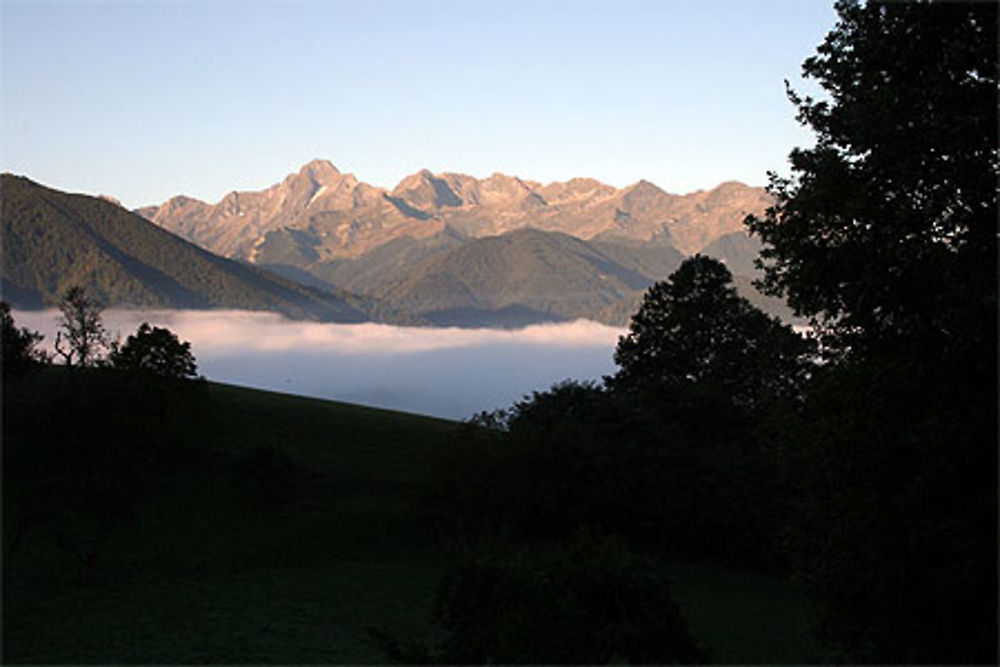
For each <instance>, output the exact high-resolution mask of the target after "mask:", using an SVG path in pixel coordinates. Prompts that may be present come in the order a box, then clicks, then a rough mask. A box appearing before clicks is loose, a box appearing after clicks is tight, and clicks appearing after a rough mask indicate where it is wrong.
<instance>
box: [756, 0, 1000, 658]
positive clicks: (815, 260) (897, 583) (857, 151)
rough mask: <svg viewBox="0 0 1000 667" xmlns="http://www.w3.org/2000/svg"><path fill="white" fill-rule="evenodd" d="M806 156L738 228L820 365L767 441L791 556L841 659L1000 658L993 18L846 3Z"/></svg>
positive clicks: (822, 54) (816, 67)
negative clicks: (803, 326) (795, 492)
mask: <svg viewBox="0 0 1000 667" xmlns="http://www.w3.org/2000/svg"><path fill="white" fill-rule="evenodd" d="M837 9H838V12H839V14H840V21H839V23H838V25H837V26H836V27H835V28H834V30H833V31H832V32H831V33H830V34H829V36H828V37H827V39H826V41H825V42H824V43H823V44H822V45H821V46H820V47H819V49H818V53H817V55H816V56H814V57H812V58H810V59H808V60H807V61H806V62H805V64H804V66H803V71H804V73H805V74H806V76H808V77H811V78H813V79H815V80H816V81H817V82H819V83H820V85H822V86H823V88H824V89H825V90H826V91H827V93H828V94H829V99H825V100H814V99H811V98H809V97H804V98H802V97H799V96H797V95H795V94H794V93H792V94H791V98H792V101H793V102H794V103H795V104H796V105H797V106H798V109H799V119H800V121H801V122H803V123H804V124H806V125H808V126H810V127H811V128H812V129H813V130H814V131H815V133H816V145H815V147H813V148H809V149H797V150H796V151H794V152H793V153H792V155H791V161H792V167H793V170H794V177H793V178H790V179H784V178H778V177H772V182H771V192H772V194H773V195H774V196H775V198H776V204H775V206H774V207H773V208H772V209H770V210H769V211H768V213H767V215H766V216H765V217H764V218H763V219H749V220H748V224H749V226H750V228H751V230H752V231H753V232H755V233H756V234H759V235H760V237H761V238H762V239H763V241H764V242H765V243H766V244H768V245H769V247H768V249H767V250H765V253H764V256H765V257H766V259H767V263H766V266H765V270H766V278H765V281H764V284H765V286H766V287H767V288H768V289H769V290H770V291H771V292H773V293H776V294H778V293H784V294H787V295H788V297H789V300H790V303H791V305H792V306H793V307H795V308H796V310H797V311H798V312H800V313H802V314H805V315H808V316H810V317H812V318H813V319H814V321H815V323H816V326H817V330H818V332H819V333H820V335H821V341H822V343H823V345H824V350H825V352H826V353H827V355H828V359H829V363H828V364H827V366H826V367H824V369H823V371H822V373H820V374H819V376H818V377H817V379H816V380H815V382H813V384H812V387H811V389H810V392H809V398H808V400H807V402H806V405H805V406H804V410H803V412H802V413H801V414H798V415H790V416H791V417H792V418H791V419H790V420H789V422H788V423H787V424H786V425H785V427H784V428H779V429H778V441H779V442H780V443H781V445H782V447H783V448H784V449H783V456H782V460H784V461H785V462H786V463H787V464H788V471H789V479H791V480H794V481H796V482H797V483H798V484H799V488H800V491H801V495H800V499H801V501H802V502H801V506H800V514H799V515H798V517H797V520H796V521H795V522H794V523H793V524H792V527H791V531H790V545H791V546H792V550H791V555H792V557H793V558H794V561H795V564H796V565H797V568H798V571H799V572H800V574H801V576H802V577H803V579H804V580H805V581H807V582H808V583H809V584H810V587H811V589H812V592H813V594H814V599H815V601H816V604H817V610H818V612H819V614H820V627H819V629H820V632H821V633H822V634H823V635H824V636H825V637H826V638H827V639H829V640H830V641H831V642H833V643H834V644H835V645H839V646H840V647H841V648H842V649H843V650H844V652H845V656H844V657H845V658H846V659H848V660H851V661H866V662H934V663H954V662H979V663H995V662H996V660H997V605H996V602H997V597H996V591H997V569H996V562H997V561H996V559H997V543H996V538H997V506H996V492H997V451H996V447H997V430H996V423H997V422H996V420H997V388H996V371H997V348H996V345H997V329H996V324H997V310H996V309H997V246H996V231H997V230H996V222H997V178H998V174H1000V168H998V166H1000V159H998V144H997V127H998V125H997V82H998V75H997V73H998V65H997V58H996V45H997V6H996V5H995V4H993V3H945V2H942V3H927V2H920V3H868V4H866V5H864V6H862V5H860V4H858V3H856V2H840V3H838V5H837Z"/></svg>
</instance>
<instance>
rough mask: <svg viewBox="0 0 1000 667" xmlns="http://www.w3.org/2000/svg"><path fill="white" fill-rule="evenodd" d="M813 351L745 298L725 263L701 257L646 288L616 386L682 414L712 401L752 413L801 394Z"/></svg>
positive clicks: (622, 343) (619, 359)
mask: <svg viewBox="0 0 1000 667" xmlns="http://www.w3.org/2000/svg"><path fill="white" fill-rule="evenodd" d="M812 352H813V346H812V344H811V343H810V341H808V340H806V339H805V338H803V337H802V336H799V335H797V334H796V333H795V332H794V331H793V330H792V329H791V327H789V326H787V325H785V324H783V323H781V321H779V320H778V319H776V318H773V317H769V316H768V315H766V314H765V313H764V312H762V311H760V310H759V309H757V308H755V307H754V306H753V305H751V304H750V302H749V301H747V300H746V299H744V298H743V297H741V296H739V295H738V294H737V293H736V289H735V287H733V284H732V275H731V274H730V273H729V270H728V269H727V268H726V267H725V265H724V264H722V263H721V262H719V261H718V260H716V259H712V258H711V257H705V256H702V255H695V256H694V257H692V258H689V259H687V260H685V261H684V263H682V264H681V266H680V267H679V268H678V269H677V270H676V271H675V272H674V273H673V274H671V275H670V277H669V278H667V280H666V281H663V282H659V283H657V284H655V285H653V286H652V287H651V288H649V290H648V291H647V292H646V295H645V297H644V298H643V301H642V305H641V306H640V308H639V312H637V313H636V314H635V315H634V316H633V317H632V322H631V324H630V325H629V332H628V334H627V335H626V336H624V337H622V338H621V339H619V341H618V347H617V348H616V350H615V362H616V363H617V364H618V365H619V367H620V368H619V370H618V372H617V373H616V374H615V375H614V376H613V377H611V378H609V384H610V386H611V387H612V388H613V389H614V390H616V391H626V392H636V393H639V394H643V395H645V396H647V397H652V398H653V399H654V400H656V401H657V402H660V403H662V404H664V405H670V406H672V407H671V409H672V410H675V411H676V410H677V409H680V410H684V409H690V408H692V407H695V406H696V405H698V404H704V403H706V402H707V403H708V406H707V407H708V408H709V409H710V410H711V409H714V410H717V411H718V410H723V409H725V407H727V406H729V407H735V408H737V409H739V410H740V411H742V412H744V413H749V412H752V411H753V410H755V409H756V408H757V407H759V406H761V405H767V404H769V403H771V402H774V401H776V400H780V399H784V398H789V397H794V396H796V395H797V394H798V393H800V392H801V388H802V386H803V383H804V381H805V378H806V377H807V374H808V370H809V363H808V362H809V358H810V355H811V353H812ZM722 417H724V415H715V416H714V417H713V418H722Z"/></svg>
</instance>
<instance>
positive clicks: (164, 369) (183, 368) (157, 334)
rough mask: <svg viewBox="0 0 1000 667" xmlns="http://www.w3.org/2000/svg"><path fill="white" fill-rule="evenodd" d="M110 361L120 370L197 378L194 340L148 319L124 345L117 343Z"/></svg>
mask: <svg viewBox="0 0 1000 667" xmlns="http://www.w3.org/2000/svg"><path fill="white" fill-rule="evenodd" d="M110 361H111V365H112V366H114V367H115V368H117V369H119V370H125V371H132V372H140V373H151V374H153V375H157V376H160V377H166V378H175V379H183V378H193V377H196V376H197V374H198V366H197V364H196V363H195V359H194V355H193V354H191V343H188V342H183V343H182V342H181V341H180V340H179V339H178V338H177V335H176V334H175V333H173V332H172V331H170V330H169V329H165V328H160V327H151V326H150V325H149V324H148V323H147V322H143V323H142V324H141V325H139V329H138V330H137V331H136V332H135V333H134V334H132V335H130V336H129V337H128V338H127V339H126V340H125V343H124V344H123V345H121V346H120V347H119V346H115V348H114V349H113V350H112V351H111V355H110Z"/></svg>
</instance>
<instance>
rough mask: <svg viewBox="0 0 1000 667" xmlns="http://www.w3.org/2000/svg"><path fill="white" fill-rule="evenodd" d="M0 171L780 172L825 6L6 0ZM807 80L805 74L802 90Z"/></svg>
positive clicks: (92, 184)
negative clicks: (321, 166)
mask: <svg viewBox="0 0 1000 667" xmlns="http://www.w3.org/2000/svg"><path fill="white" fill-rule="evenodd" d="M0 3H2V4H0V7H2V10H0V56H2V62H0V75H2V80H0V83H2V88H0V93H2V101H0V140H2V143H0V169H2V170H3V171H12V172H15V173H19V174H24V175H27V176H29V177H31V178H33V179H35V180H37V181H40V182H42V183H45V184H47V185H51V186H53V187H57V188H60V189H65V190H70V191H76V192H88V193H93V194H97V193H106V194H109V195H113V196H115V197H118V198H119V199H121V200H122V202H123V203H124V204H125V205H127V206H130V207H135V206H140V205H144V204H151V203H158V202H161V201H163V200H165V199H167V198H168V197H170V196H172V195H175V194H187V195H191V196H195V197H198V198H201V199H205V200H207V201H212V202H214V201H217V200H218V199H219V198H221V197H222V196H223V195H224V194H225V193H226V192H228V191H229V190H233V189H258V188H263V187H265V186H267V185H270V184H271V183H274V182H277V181H278V180H280V179H281V178H282V177H283V176H284V175H285V174H287V173H289V172H290V171H293V170H295V169H297V167H298V166H299V165H300V164H302V163H303V162H305V161H307V160H309V159H311V158H314V157H322V158H327V159H329V160H331V161H332V162H333V163H334V164H335V165H336V166H337V167H338V168H340V169H341V170H342V171H349V172H353V173H354V174H355V175H356V176H357V177H358V178H360V179H361V180H365V181H368V182H370V183H373V184H375V185H381V186H387V187H391V186H392V185H394V184H395V183H396V182H397V181H398V180H399V179H401V178H402V177H403V176H405V175H406V174H409V173H412V172H414V171H416V170H418V169H420V168H422V167H427V168H429V169H431V170H432V171H435V172H438V171H458V172H465V173H470V174H472V175H475V176H480V177H482V176H487V175H489V174H491V173H493V172H495V171H500V172H503V173H507V174H516V175H519V176H522V177H525V178H530V179H534V180H539V181H543V182H548V181H553V180H565V179H568V178H571V177H573V176H591V177H595V178H598V179H600V180H603V181H605V182H608V183H611V184H613V185H617V186H622V185H626V184H629V183H632V182H635V181H637V180H639V179H640V178H645V179H647V180H650V181H653V182H654V183H656V184H657V185H659V186H660V187H662V188H664V189H665V190H667V191H669V192H678V193H681V192H689V191H692V190H695V189H698V188H709V187H713V186H714V185H716V184H718V183H719V182H721V181H724V180H740V181H743V182H746V183H750V184H756V185H762V184H764V183H765V180H766V176H765V172H766V171H767V170H769V169H776V170H778V171H781V172H784V171H786V170H787V166H786V165H787V162H786V159H787V154H788V151H789V150H790V149H791V148H792V147H793V146H795V145H803V144H808V143H809V142H810V140H811V139H810V135H809V134H808V133H807V132H806V131H805V130H804V129H802V128H800V127H799V126H798V125H797V124H796V122H795V120H794V110H793V108H792V106H791V105H790V104H789V103H788V101H787V100H786V98H785V94H784V85H783V80H784V79H789V80H791V81H792V83H793V85H794V84H796V82H798V81H799V77H798V75H799V68H800V65H801V63H802V60H803V59H804V58H806V57H807V56H809V55H810V54H812V53H813V52H814V50H815V47H816V46H817V45H818V44H819V43H820V42H821V40H822V38H823V36H824V35H825V34H826V33H827V32H828V31H829V29H830V28H831V27H832V26H833V24H834V22H835V19H836V17H835V14H834V12H833V9H832V0H650V1H648V2H638V1H629V0H617V1H613V0H606V1H601V2H596V1H590V0H526V1H523V2H519V1H504V0H490V1H486V0H482V1H479V0H463V1H461V2H452V1H449V0H435V1H433V2H432V1H423V0H395V1H392V0H356V1H348V0H328V1H321V0H317V1H315V2H306V1H300V2H296V1H288V2H251V1H246V2H243V1H239V2H238V1H235V0H232V1H226V2H222V1H212V0H207V1H206V0H203V1H200V2H193V1H189V2H185V1H173V2H155V1H153V2H97V1H87V2H82V1H81V2H11V1H10V0H0ZM800 87H801V85H800Z"/></svg>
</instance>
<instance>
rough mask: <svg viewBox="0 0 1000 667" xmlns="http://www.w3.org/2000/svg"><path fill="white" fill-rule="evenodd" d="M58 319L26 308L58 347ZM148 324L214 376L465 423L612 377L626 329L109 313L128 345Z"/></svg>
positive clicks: (29, 322) (25, 318)
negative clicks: (561, 388)
mask: <svg viewBox="0 0 1000 667" xmlns="http://www.w3.org/2000/svg"><path fill="white" fill-rule="evenodd" d="M57 316H58V313H57V312H56V311H51V310H49V311H18V312H15V313H14V317H15V320H16V322H17V324H18V326H26V327H28V328H30V329H33V330H36V331H39V332H41V333H42V334H44V335H45V340H44V341H43V347H46V348H47V349H51V346H52V343H53V341H54V340H55V332H56V321H57ZM142 322H149V323H150V324H152V325H154V326H157V325H158V326H166V327H168V328H169V329H170V330H171V331H173V332H174V333H176V334H177V335H178V337H180V338H181V340H186V341H190V342H191V350H192V352H193V353H194V355H195V358H196V359H197V361H198V370H199V372H200V373H201V374H203V375H204V376H205V377H207V378H209V379H210V380H215V381H218V382H225V383H230V384H236V385H242V386H247V387H255V388H259V389H270V390H273V391H281V392H287V393H291V394H301V395H305V396H315V397H319V398H328V399H334V400H340V401H347V402H351V403H360V404H363V405H371V406H375V407H383V408H391V409H394V410H403V411H407V412H416V413H421V414H428V415H435V416H439V417H447V418H453V419H463V418H466V417H469V416H471V415H473V414H475V413H476V412H479V411H481V410H493V409H496V408H503V407H508V406H509V405H511V404H512V403H513V402H514V401H517V400H520V399H521V398H523V397H524V396H525V395H527V394H530V393H531V392H532V391H540V390H544V389H547V388H549V387H550V386H552V385H553V384H554V383H557V382H561V381H563V380H566V379H575V380H600V378H601V377H602V376H604V375H607V374H610V373H612V372H614V370H615V366H614V362H613V360H612V355H613V352H614V346H615V344H616V342H617V341H618V337H619V336H620V335H622V334H623V333H624V330H622V329H619V328H616V327H610V326H606V325H604V324H599V323H596V322H590V321H587V320H579V321H576V322H569V323H559V324H539V325H533V326H529V327H525V328H522V329H513V330H507V329H459V328H423V327H397V326H391V325H385V324H371V323H368V324H323V323H316V322H301V321H292V320H287V319H285V318H283V317H281V316H280V315H276V314H274V313H257V312H246V311H233V310H215V311H178V310H155V311H154V310H147V311H136V310H108V311H105V313H104V323H105V327H106V328H107V330H108V332H109V333H110V334H111V336H112V337H114V336H116V335H118V336H120V337H121V339H122V340H124V339H125V338H126V337H127V336H128V335H129V334H131V333H133V332H134V331H135V330H136V328H137V327H138V326H139V324H140V323H142Z"/></svg>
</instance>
